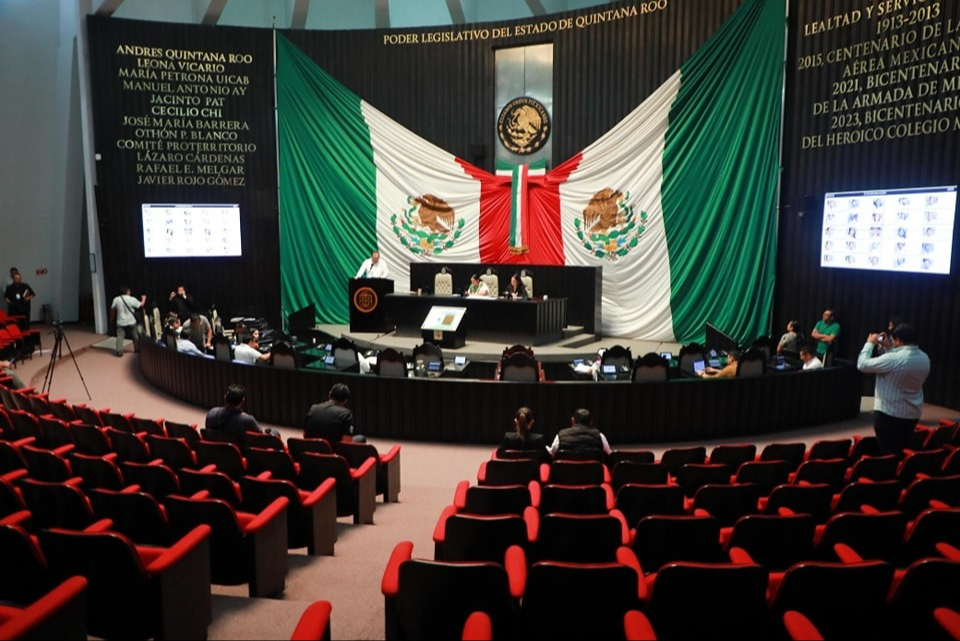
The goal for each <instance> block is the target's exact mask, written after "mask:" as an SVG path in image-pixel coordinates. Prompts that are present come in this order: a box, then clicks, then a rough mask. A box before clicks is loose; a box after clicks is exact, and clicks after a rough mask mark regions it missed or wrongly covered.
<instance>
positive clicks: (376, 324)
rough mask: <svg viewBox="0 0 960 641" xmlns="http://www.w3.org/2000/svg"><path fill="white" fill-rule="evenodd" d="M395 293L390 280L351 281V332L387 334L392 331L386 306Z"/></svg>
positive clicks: (360, 279) (363, 279) (352, 279)
mask: <svg viewBox="0 0 960 641" xmlns="http://www.w3.org/2000/svg"><path fill="white" fill-rule="evenodd" d="M392 293H393V281H392V280H390V279H389V278H351V279H350V331H351V332H386V331H388V330H390V329H391V326H390V325H389V320H388V319H387V308H386V305H385V302H386V296H387V294H392Z"/></svg>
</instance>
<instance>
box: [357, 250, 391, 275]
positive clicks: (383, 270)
mask: <svg viewBox="0 0 960 641" xmlns="http://www.w3.org/2000/svg"><path fill="white" fill-rule="evenodd" d="M356 277H357V278H390V270H389V269H387V263H386V262H385V261H383V260H381V259H380V252H378V251H376V250H374V251H373V253H372V254H370V258H368V259H366V260H365V261H363V263H362V264H361V265H360V269H358V270H357V276H356Z"/></svg>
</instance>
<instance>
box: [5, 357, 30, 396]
mask: <svg viewBox="0 0 960 641" xmlns="http://www.w3.org/2000/svg"><path fill="white" fill-rule="evenodd" d="M11 367H13V361H0V375H3V376H9V377H10V380H9V381H7V383H6V385H7V387H9V388H10V389H23V388H24V387H26V385H25V384H24V382H23V381H22V380H20V377H19V376H17V375H16V373H14V371H13V370H12V369H10V368H11Z"/></svg>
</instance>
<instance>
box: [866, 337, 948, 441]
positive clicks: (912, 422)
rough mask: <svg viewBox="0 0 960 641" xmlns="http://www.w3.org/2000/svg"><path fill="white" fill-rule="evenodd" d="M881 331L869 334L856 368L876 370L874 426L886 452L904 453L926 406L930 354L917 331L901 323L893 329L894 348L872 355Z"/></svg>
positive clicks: (878, 341)
mask: <svg viewBox="0 0 960 641" xmlns="http://www.w3.org/2000/svg"><path fill="white" fill-rule="evenodd" d="M880 336H881V335H880V334H870V335H868V336H867V340H866V342H865V343H864V344H863V348H862V349H861V350H860V355H859V357H858V358H857V369H859V370H860V371H861V372H863V373H865V374H876V375H877V382H876V389H875V391H874V403H873V429H874V431H875V432H876V434H877V440H878V441H879V443H880V449H881V451H882V452H883V453H885V454H902V453H903V450H904V448H905V447H907V445H909V443H910V436H911V434H913V430H914V428H916V426H917V420H919V418H920V415H921V409H922V406H923V383H924V381H926V380H927V376H928V375H929V374H930V357H929V356H927V355H926V353H924V352H923V350H921V349H920V348H919V347H917V344H916V343H917V332H916V330H915V329H914V328H913V326H912V325H908V324H907V323H900V324H899V325H897V326H896V327H895V328H893V331H892V332H890V342H891V345H892V347H891V349H890V350H889V351H888V352H886V353H884V354H882V355H880V356H873V351H874V348H875V347H876V346H877V345H878V344H879V343H880Z"/></svg>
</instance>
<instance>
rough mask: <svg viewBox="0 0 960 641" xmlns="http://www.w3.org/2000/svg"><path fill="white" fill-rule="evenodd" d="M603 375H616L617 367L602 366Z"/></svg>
mask: <svg viewBox="0 0 960 641" xmlns="http://www.w3.org/2000/svg"><path fill="white" fill-rule="evenodd" d="M603 373H604V374H608V375H610V374H616V373H617V366H616V365H604V366H603Z"/></svg>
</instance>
